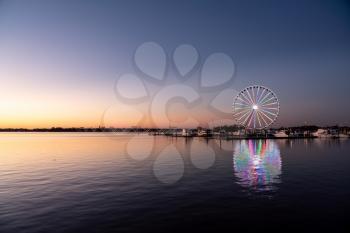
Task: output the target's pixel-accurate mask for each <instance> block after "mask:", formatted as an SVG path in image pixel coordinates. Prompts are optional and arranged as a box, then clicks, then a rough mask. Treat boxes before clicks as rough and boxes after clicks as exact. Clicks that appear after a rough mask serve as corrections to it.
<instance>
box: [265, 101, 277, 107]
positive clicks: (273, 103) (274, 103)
mask: <svg viewBox="0 0 350 233" xmlns="http://www.w3.org/2000/svg"><path fill="white" fill-rule="evenodd" d="M270 105H278V102H277V101H276V102H272V103H268V104H262V105H261V106H262V107H265V106H270Z"/></svg>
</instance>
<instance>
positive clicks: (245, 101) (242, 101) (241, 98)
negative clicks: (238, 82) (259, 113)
mask: <svg viewBox="0 0 350 233" xmlns="http://www.w3.org/2000/svg"><path fill="white" fill-rule="evenodd" d="M237 100H238V101H240V102H241V104H246V105H250V102H249V101H248V100H246V99H243V96H240V97H239V98H237Z"/></svg>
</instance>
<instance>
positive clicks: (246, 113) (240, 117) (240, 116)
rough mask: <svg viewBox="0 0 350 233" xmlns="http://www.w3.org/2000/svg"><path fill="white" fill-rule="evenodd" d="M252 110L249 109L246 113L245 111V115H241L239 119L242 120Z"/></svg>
mask: <svg viewBox="0 0 350 233" xmlns="http://www.w3.org/2000/svg"><path fill="white" fill-rule="evenodd" d="M251 112H252V111H247V112H246V113H244V114H243V115H241V116H240V117H239V118H238V119H237V120H238V121H240V120H241V119H242V118H243V117H245V116H247V115H248V114H249V113H251Z"/></svg>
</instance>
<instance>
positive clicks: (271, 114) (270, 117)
mask: <svg viewBox="0 0 350 233" xmlns="http://www.w3.org/2000/svg"><path fill="white" fill-rule="evenodd" d="M260 112H261V113H262V114H263V115H264V116H266V117H268V118H269V120H271V121H274V119H276V117H277V114H275V113H271V112H268V111H264V110H261V111H260Z"/></svg>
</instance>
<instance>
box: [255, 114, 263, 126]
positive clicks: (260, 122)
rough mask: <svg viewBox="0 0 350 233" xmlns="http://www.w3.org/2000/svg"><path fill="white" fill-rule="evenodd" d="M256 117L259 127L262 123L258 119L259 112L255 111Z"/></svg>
mask: <svg viewBox="0 0 350 233" xmlns="http://www.w3.org/2000/svg"><path fill="white" fill-rule="evenodd" d="M256 118H257V119H258V124H259V127H261V126H262V124H261V121H260V116H259V112H256Z"/></svg>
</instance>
